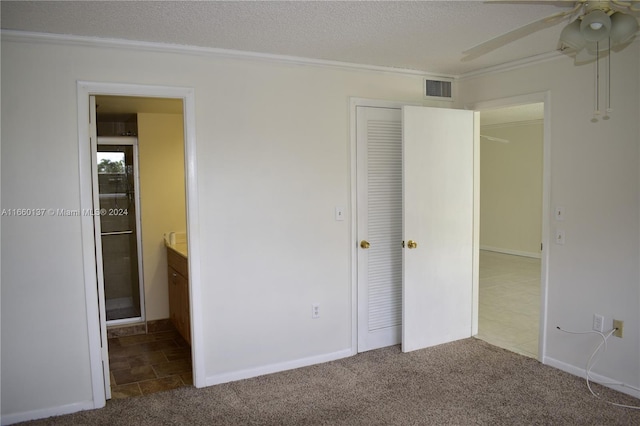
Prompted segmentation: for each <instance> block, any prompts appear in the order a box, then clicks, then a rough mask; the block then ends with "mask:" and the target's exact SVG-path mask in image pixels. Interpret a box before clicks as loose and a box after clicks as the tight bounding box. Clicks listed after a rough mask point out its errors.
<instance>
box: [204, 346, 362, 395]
mask: <svg viewBox="0 0 640 426" xmlns="http://www.w3.org/2000/svg"><path fill="white" fill-rule="evenodd" d="M352 355H353V353H352V351H351V349H345V350H342V351H338V352H331V353H328V354H323V355H317V356H312V357H308V358H301V359H296V360H293V361H287V362H280V363H277V364H270V365H263V366H261V367H256V368H248V369H246V370H239V371H233V372H230V373H221V374H214V375H213V376H209V377H207V379H206V386H213V385H219V384H221V383H228V382H234V381H236V380H243V379H250V378H252V377H257V376H263V375H265V374H271V373H278V372H280V371H286V370H293V369H294V368H300V367H308V366H309V365H314V364H322V363H324V362H329V361H335V360H337V359H341V358H346V357H349V356H352Z"/></svg>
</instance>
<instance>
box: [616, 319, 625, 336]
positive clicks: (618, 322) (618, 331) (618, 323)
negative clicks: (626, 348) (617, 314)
mask: <svg viewBox="0 0 640 426" xmlns="http://www.w3.org/2000/svg"><path fill="white" fill-rule="evenodd" d="M623 327H624V321H621V320H617V319H614V320H613V328H615V329H616V331H614V332H613V335H614V336H616V337H619V338H621V339H622V328H623Z"/></svg>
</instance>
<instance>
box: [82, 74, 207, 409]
mask: <svg viewBox="0 0 640 426" xmlns="http://www.w3.org/2000/svg"><path fill="white" fill-rule="evenodd" d="M76 84H77V105H78V168H79V175H80V182H79V186H80V188H79V189H80V208H81V211H90V210H91V209H92V208H93V183H92V170H91V163H92V158H91V143H90V142H91V141H90V130H89V117H90V111H89V96H91V95H96V96H100V95H109V96H139V97H156V98H175V99H181V100H182V102H183V104H182V105H183V121H184V149H185V178H186V179H185V180H186V207H187V235H188V238H187V243H188V250H189V259H188V264H189V265H188V266H189V278H190V279H189V286H190V289H189V294H190V296H189V298H190V300H189V305H190V311H191V334H192V336H191V341H192V343H191V347H192V363H193V380H194V385H195V386H196V387H204V386H205V385H206V383H205V382H206V377H205V368H204V347H203V343H204V340H203V331H202V329H203V324H202V312H201V306H200V304H198V303H195V302H196V301H199V300H201V294H202V288H201V280H200V248H199V247H200V241H199V229H200V226H199V220H198V187H197V158H196V123H195V90H194V89H193V88H188V87H171V86H149V85H140V84H123V83H104V82H91V81H77V83H76ZM96 143H97V141H96ZM81 239H82V257H83V276H84V282H85V300H86V307H87V331H88V340H89V362H90V370H91V384H92V392H93V405H94V407H95V408H101V407H104V406H105V405H106V391H105V377H104V371H105V370H103V359H102V343H103V342H104V344H106V339H107V336H106V335H104V334H103V331H104V330H106V327H103V325H104V323H106V318H105V316H104V314H105V312H104V298H102V300H101V299H100V295H99V292H98V285H97V283H98V279H97V272H96V258H95V256H96V252H95V249H96V241H95V238H94V223H93V218H92V217H91V216H89V215H87V216H82V217H81ZM104 361H105V362H107V363H108V360H104ZM107 368H108V367H107Z"/></svg>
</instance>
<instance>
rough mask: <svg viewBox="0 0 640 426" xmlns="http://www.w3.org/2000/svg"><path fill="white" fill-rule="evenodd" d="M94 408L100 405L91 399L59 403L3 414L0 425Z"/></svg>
mask: <svg viewBox="0 0 640 426" xmlns="http://www.w3.org/2000/svg"><path fill="white" fill-rule="evenodd" d="M95 408H101V407H96V406H95V404H94V403H93V401H83V402H74V403H73V404H67V405H60V406H58V407H50V408H42V409H39V410H33V411H24V412H22V413H14V414H3V415H2V419H1V420H0V423H1V424H2V426H4V425H11V424H14V423H20V422H26V421H29V420H36V419H46V418H47V417H52V416H61V415H63V414H71V413H76V412H78V411H84V410H93V409H95Z"/></svg>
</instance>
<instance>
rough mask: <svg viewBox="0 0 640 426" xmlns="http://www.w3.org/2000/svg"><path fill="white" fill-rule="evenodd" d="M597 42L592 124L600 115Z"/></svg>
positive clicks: (598, 48)
mask: <svg viewBox="0 0 640 426" xmlns="http://www.w3.org/2000/svg"><path fill="white" fill-rule="evenodd" d="M599 44H600V43H599V42H597V41H596V81H595V83H596V84H595V85H596V104H595V111H593V119H592V120H591V121H593V122H594V123H595V122H596V121H598V115H600V46H599Z"/></svg>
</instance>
